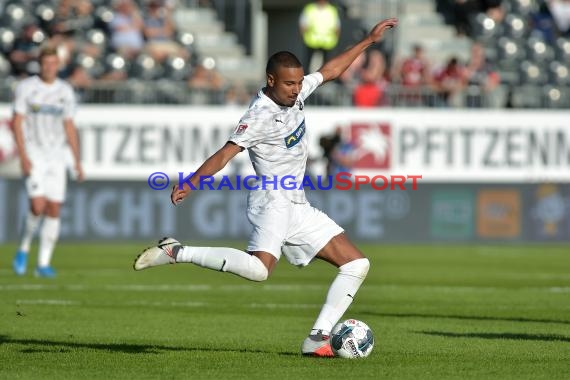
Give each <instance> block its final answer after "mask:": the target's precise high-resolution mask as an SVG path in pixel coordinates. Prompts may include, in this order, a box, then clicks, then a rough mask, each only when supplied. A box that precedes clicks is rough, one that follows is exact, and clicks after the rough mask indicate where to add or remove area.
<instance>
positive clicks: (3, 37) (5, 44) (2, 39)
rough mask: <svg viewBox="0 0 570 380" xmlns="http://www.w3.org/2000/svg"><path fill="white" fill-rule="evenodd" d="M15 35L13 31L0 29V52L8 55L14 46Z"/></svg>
mask: <svg viewBox="0 0 570 380" xmlns="http://www.w3.org/2000/svg"><path fill="white" fill-rule="evenodd" d="M15 39H16V34H15V33H14V31H13V30H11V29H8V28H0V51H2V52H4V53H8V52H10V51H11V50H12V47H13V46H14V40H15Z"/></svg>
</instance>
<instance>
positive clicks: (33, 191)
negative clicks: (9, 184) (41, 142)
mask: <svg viewBox="0 0 570 380" xmlns="http://www.w3.org/2000/svg"><path fill="white" fill-rule="evenodd" d="M47 169H48V168H47V166H46V165H45V164H44V163H42V162H41V161H40V160H32V169H31V170H30V174H29V175H28V176H27V177H25V179H24V184H25V187H26V192H27V193H28V198H30V199H40V198H45V196H46V180H47V179H48V177H49V175H48V172H47Z"/></svg>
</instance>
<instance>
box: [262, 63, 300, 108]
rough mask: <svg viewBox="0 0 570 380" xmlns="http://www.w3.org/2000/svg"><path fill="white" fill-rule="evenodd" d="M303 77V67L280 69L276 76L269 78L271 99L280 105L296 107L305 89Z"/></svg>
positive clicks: (270, 75) (271, 75) (272, 75)
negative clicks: (300, 94) (296, 102)
mask: <svg viewBox="0 0 570 380" xmlns="http://www.w3.org/2000/svg"><path fill="white" fill-rule="evenodd" d="M303 76H304V72H303V68H302V67H278V68H277V70H276V72H275V74H269V75H268V76H267V86H268V90H269V94H268V95H269V97H270V98H272V99H273V101H275V102H276V103H277V104H279V105H282V106H287V107H292V106H294V105H295V101H296V100H297V96H299V93H300V92H301V89H302V88H303Z"/></svg>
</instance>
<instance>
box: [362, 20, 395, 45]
mask: <svg viewBox="0 0 570 380" xmlns="http://www.w3.org/2000/svg"><path fill="white" fill-rule="evenodd" d="M397 25H398V19H397V18H395V17H392V18H388V19H386V20H384V21H381V22H379V23H378V24H376V25H375V26H374V28H372V30H371V31H370V33H369V34H368V37H370V39H371V40H372V41H373V42H378V41H380V39H381V38H382V35H383V34H384V32H385V31H386V30H387V29H390V28H394V27H396V26H397Z"/></svg>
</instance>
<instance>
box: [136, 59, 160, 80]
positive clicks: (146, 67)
mask: <svg viewBox="0 0 570 380" xmlns="http://www.w3.org/2000/svg"><path fill="white" fill-rule="evenodd" d="M163 71H164V70H163V68H162V66H161V64H160V62H157V61H156V60H155V59H154V58H152V57H151V56H150V55H148V54H145V53H142V54H139V55H138V56H137V57H136V59H135V60H134V62H132V63H131V66H130V69H129V76H132V77H134V78H138V79H144V80H153V79H157V78H159V77H160V76H161V75H162V73H163Z"/></svg>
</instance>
